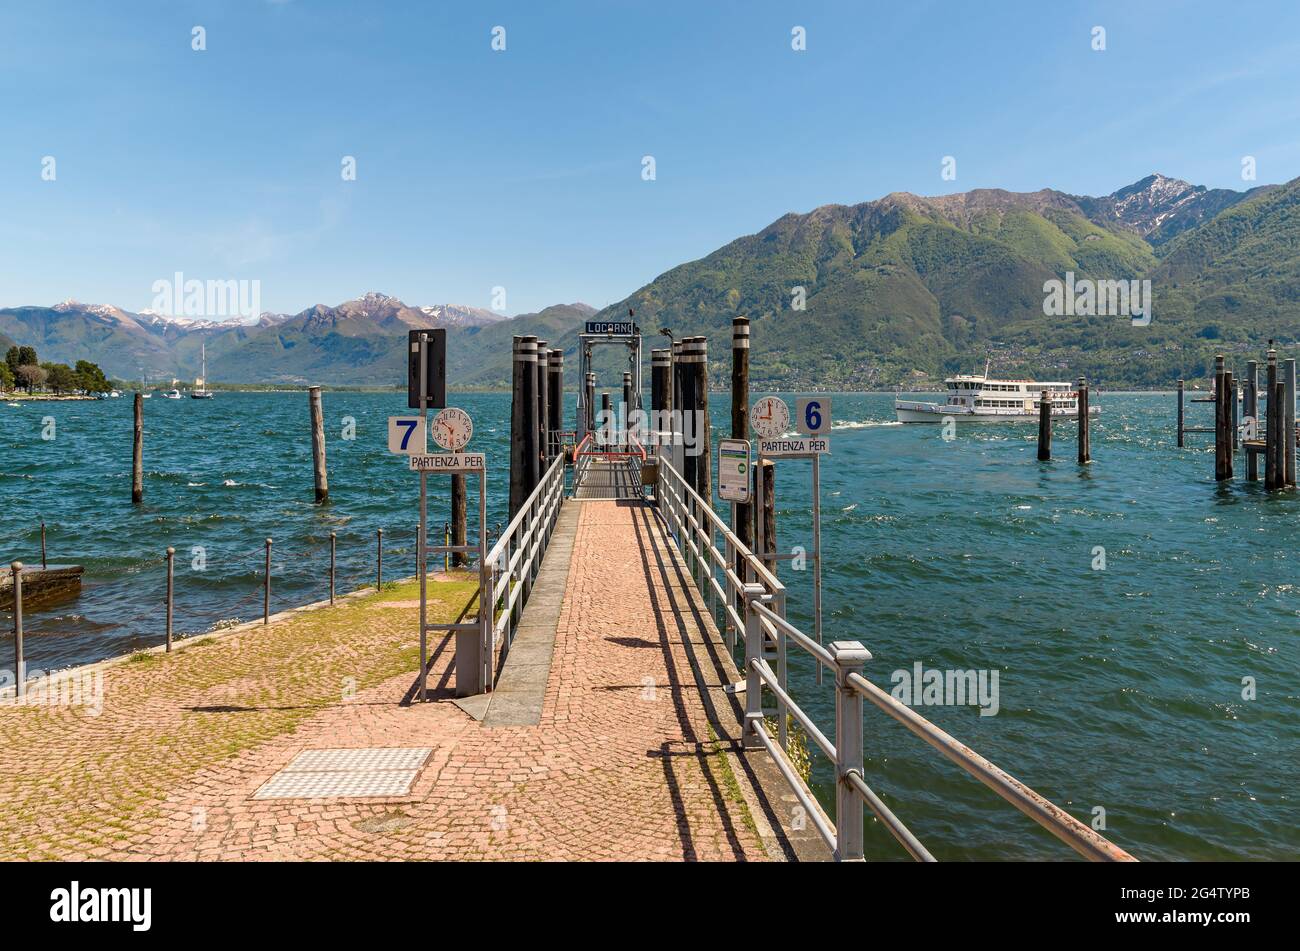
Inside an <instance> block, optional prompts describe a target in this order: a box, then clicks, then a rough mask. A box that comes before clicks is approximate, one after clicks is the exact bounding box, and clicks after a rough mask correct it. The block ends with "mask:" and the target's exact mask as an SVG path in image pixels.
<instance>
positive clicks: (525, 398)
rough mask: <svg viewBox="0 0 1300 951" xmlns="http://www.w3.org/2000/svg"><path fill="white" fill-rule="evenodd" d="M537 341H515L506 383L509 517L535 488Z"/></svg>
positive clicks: (517, 338) (514, 513)
mask: <svg viewBox="0 0 1300 951" xmlns="http://www.w3.org/2000/svg"><path fill="white" fill-rule="evenodd" d="M536 363H537V338H536V337H529V336H519V337H515V340H514V364H513V369H512V372H511V379H510V388H511V395H510V517H511V518H512V519H513V518H514V517H515V515H517V514H518V513H519V510H520V509H522V508H523V506H524V503H525V502H526V501H528V496H529V495H530V494H531V493H532V491H533V488H532V487H533V485H535V484H536V481H535V480H536V469H537V453H536V451H535V450H536V446H535V445H534V443H533V440H534V439H535V438H536V433H537V424H536V419H535V416H534V413H535V409H534V407H535V404H536V402H537V395H536V392H535V390H536V388H537V373H536V369H535V366H534V365H535V364H536Z"/></svg>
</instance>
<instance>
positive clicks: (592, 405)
mask: <svg viewBox="0 0 1300 951" xmlns="http://www.w3.org/2000/svg"><path fill="white" fill-rule="evenodd" d="M583 385H584V386H585V387H586V397H587V418H586V419H585V420H583V423H582V425H583V428H584V429H585V430H586V431H587V432H591V431H592V430H594V429H595V428H596V374H595V373H591V372H588V373H587V379H586V381H585V382H584V383H583Z"/></svg>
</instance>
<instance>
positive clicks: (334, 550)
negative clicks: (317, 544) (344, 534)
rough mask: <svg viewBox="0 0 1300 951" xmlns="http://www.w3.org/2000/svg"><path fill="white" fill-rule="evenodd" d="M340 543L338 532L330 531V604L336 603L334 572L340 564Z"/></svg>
mask: <svg viewBox="0 0 1300 951" xmlns="http://www.w3.org/2000/svg"><path fill="white" fill-rule="evenodd" d="M338 544H339V536H338V533H337V532H330V604H333V603H334V572H335V569H336V568H337V565H338Z"/></svg>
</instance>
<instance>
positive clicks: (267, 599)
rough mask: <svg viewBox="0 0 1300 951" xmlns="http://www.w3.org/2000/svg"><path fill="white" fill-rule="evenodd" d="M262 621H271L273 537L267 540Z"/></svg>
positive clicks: (266, 622)
mask: <svg viewBox="0 0 1300 951" xmlns="http://www.w3.org/2000/svg"><path fill="white" fill-rule="evenodd" d="M262 623H263V624H270V623H271V539H269V538H268V539H267V540H266V582H265V585H264V587H263V590H262Z"/></svg>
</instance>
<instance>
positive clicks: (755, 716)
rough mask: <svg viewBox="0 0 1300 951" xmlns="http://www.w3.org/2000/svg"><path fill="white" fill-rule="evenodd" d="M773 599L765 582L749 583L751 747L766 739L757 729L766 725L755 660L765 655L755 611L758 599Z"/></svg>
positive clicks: (748, 727)
mask: <svg viewBox="0 0 1300 951" xmlns="http://www.w3.org/2000/svg"><path fill="white" fill-rule="evenodd" d="M770 598H771V595H769V594H768V593H767V591H766V589H764V587H763V586H762V585H761V584H747V585H745V735H744V740H743V743H744V747H745V749H747V750H756V749H761V748H762V746H763V742H762V741H761V740H760V739H759V738H758V735H757V734H756V733H755V732H754V729H755V727H758V726H762V724H763V679H762V678H761V677H759V675H758V671H756V670H755V669H754V666H753V661H755V660H762V658H763V626H762V623H761V619H760V618H759V616H758V612H757V611H756V610H754V602H755V601H766V600H768V599H770Z"/></svg>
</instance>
